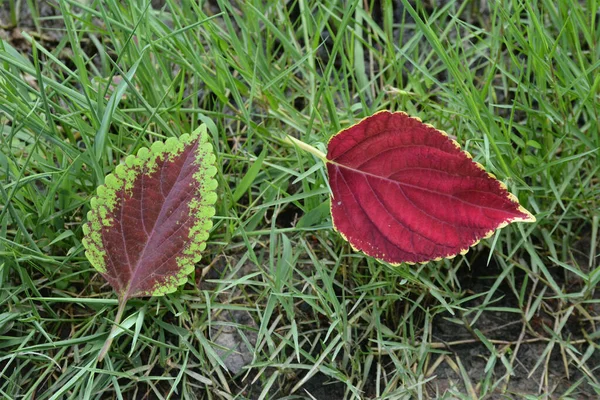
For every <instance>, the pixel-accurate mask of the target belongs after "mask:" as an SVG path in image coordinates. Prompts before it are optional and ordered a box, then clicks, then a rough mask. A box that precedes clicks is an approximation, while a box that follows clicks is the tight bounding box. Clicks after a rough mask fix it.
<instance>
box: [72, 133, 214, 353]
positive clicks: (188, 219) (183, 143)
mask: <svg viewBox="0 0 600 400" xmlns="http://www.w3.org/2000/svg"><path fill="white" fill-rule="evenodd" d="M214 163H215V156H214V154H213V149H212V145H211V144H210V143H208V135H207V133H206V126H205V125H202V126H200V128H198V129H197V130H196V131H195V132H194V133H192V134H189V135H188V134H185V135H182V136H181V137H180V138H179V139H177V138H169V139H167V141H166V142H164V143H163V142H155V143H153V144H152V146H151V147H150V149H147V148H142V149H140V151H138V153H137V156H133V155H131V156H128V157H127V158H126V159H125V163H124V164H121V165H119V166H117V168H116V169H115V171H114V173H113V174H110V175H108V176H107V177H106V179H105V184H104V185H102V186H100V187H98V191H97V196H96V197H94V198H93V199H92V200H91V209H90V211H89V212H88V222H87V223H86V224H85V225H83V231H84V238H83V246H84V247H85V249H86V252H85V254H86V256H87V258H88V260H89V261H90V263H91V264H92V265H93V266H94V268H96V269H97V270H98V272H100V274H102V276H103V277H104V278H105V279H106V280H107V281H108V283H110V285H111V286H112V287H113V288H114V289H115V291H116V292H117V294H118V296H119V308H118V311H117V315H116V317H115V322H114V325H113V328H112V331H111V334H109V336H108V339H107V340H106V342H105V343H104V346H103V348H102V350H101V351H100V353H99V356H98V359H99V361H101V360H102V359H103V358H104V356H105V355H106V353H107V352H108V349H109V348H110V344H111V342H112V340H113V338H114V337H115V336H116V332H117V328H118V324H119V322H120V321H121V317H122V315H123V311H124V309H125V304H126V303H127V300H128V299H130V298H132V297H141V296H162V295H164V294H166V293H171V292H174V291H175V290H176V289H177V287H178V286H179V285H181V284H183V283H185V281H186V279H187V275H188V274H189V273H190V272H192V271H193V270H194V264H195V263H197V262H198V261H200V252H201V251H202V250H204V248H205V247H206V240H207V239H208V232H209V230H210V228H211V227H212V221H211V217H212V216H213V215H214V213H215V209H214V206H213V205H214V203H215V201H216V199H217V195H216V193H215V189H216V188H217V181H216V180H215V179H213V176H214V175H215V173H216V171H217V170H216V168H215V166H214Z"/></svg>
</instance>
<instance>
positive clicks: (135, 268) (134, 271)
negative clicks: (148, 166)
mask: <svg viewBox="0 0 600 400" xmlns="http://www.w3.org/2000/svg"><path fill="white" fill-rule="evenodd" d="M196 146H197V144H195V145H194V146H193V147H192V148H191V149H190V151H189V152H188V154H187V156H186V159H185V160H184V161H183V163H182V166H181V169H180V171H179V174H178V175H177V179H175V183H174V184H173V185H171V189H170V190H169V193H168V194H167V195H166V196H165V195H164V194H163V192H162V188H161V196H162V198H163V202H162V205H161V208H160V213H159V214H158V216H157V217H156V220H155V221H154V225H153V226H152V229H151V231H150V234H148V236H147V238H146V243H145V244H144V248H143V249H142V252H141V254H140V256H139V257H138V259H137V261H136V263H135V266H133V268H132V269H130V271H131V275H130V278H129V284H128V285H127V288H126V289H125V291H124V293H123V296H124V298H129V297H131V296H132V294H131V291H132V284H133V283H134V281H135V278H136V277H137V275H136V274H137V272H138V271H139V270H140V263H141V261H142V260H144V256H145V254H146V249H147V248H148V245H149V243H150V242H151V239H152V236H153V235H154V234H155V233H156V229H155V227H156V224H157V223H158V221H159V220H160V219H161V217H162V216H163V213H164V212H165V209H164V204H165V202H166V200H167V199H168V198H169V196H170V195H171V193H172V192H173V189H174V188H175V187H176V186H177V182H179V181H180V177H181V174H182V172H183V170H184V166H185V165H186V163H187V160H188V159H189V157H190V156H191V157H195V156H196V151H195V150H196ZM184 151H185V150H184ZM165 157H168V155H165ZM167 162H168V161H166V160H165V161H164V162H163V164H162V165H161V167H160V168H161V171H160V173H161V175H162V172H163V170H164V168H165V166H166V165H167ZM192 173H193V172H192ZM141 175H142V179H143V176H144V175H145V174H144V171H142V172H141ZM160 182H161V186H162V177H161V179H160ZM142 193H143V191H142ZM182 203H183V202H182ZM177 208H179V206H178V207H177ZM122 210H123V207H121V212H122ZM142 210H143V208H142ZM142 214H143V211H142ZM119 223H120V224H121V232H123V229H122V228H123V220H122V219H121V220H120V221H119ZM144 225H145V224H144ZM182 227H183V224H182ZM145 231H146V233H147V230H146V229H145ZM183 248H184V246H182V247H181V248H180V249H179V250H178V251H177V252H176V253H175V254H178V253H180V252H181V250H182V249H183ZM125 253H126V254H127V260H128V265H130V266H131V263H130V262H129V253H128V251H127V245H125ZM171 258H172V256H171V257H170V258H169V260H170V259H171ZM162 265H164V263H162V264H161V266H162ZM144 281H145V279H142V280H141V281H140V282H136V287H139V286H140V283H142V282H144ZM134 289H135V288H134Z"/></svg>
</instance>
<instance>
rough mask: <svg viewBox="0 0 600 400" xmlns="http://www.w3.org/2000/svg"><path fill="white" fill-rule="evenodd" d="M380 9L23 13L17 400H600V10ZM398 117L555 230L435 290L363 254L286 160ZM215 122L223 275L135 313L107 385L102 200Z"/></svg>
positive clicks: (519, 235)
mask: <svg viewBox="0 0 600 400" xmlns="http://www.w3.org/2000/svg"><path fill="white" fill-rule="evenodd" d="M123 3H128V6H127V7H125V6H124V5H123ZM373 3H374V2H372V1H364V2H363V1H360V0H359V1H348V2H338V1H321V2H313V1H308V0H294V1H290V2H288V3H287V4H284V2H263V1H254V0H252V1H247V2H228V1H221V0H219V1H211V2H195V1H189V0H182V1H174V0H166V1H165V2H163V5H162V6H161V7H160V8H152V7H151V5H150V1H145V0H144V1H131V2H120V1H115V0H108V1H103V2H98V1H92V2H78V1H75V0H62V1H51V2H50V3H49V4H50V5H51V7H53V8H54V10H55V13H54V15H56V16H55V17H49V16H48V15H47V14H44V12H43V9H47V6H46V5H44V3H41V2H40V3H39V4H37V3H36V2H29V1H28V2H19V1H16V2H13V1H11V2H9V3H8V4H6V5H3V6H2V7H3V9H4V10H5V11H6V15H9V16H10V19H7V20H3V23H7V22H8V23H9V24H10V25H8V26H5V28H6V29H7V30H9V31H18V32H21V31H23V33H22V35H23V39H20V42H19V41H17V40H14V41H10V40H9V41H2V42H1V44H0V65H1V66H0V129H1V135H0V148H1V152H0V180H1V182H2V184H1V185H0V199H1V200H0V305H1V308H0V337H1V341H0V397H5V398H27V399H28V398H37V399H62V398H77V399H100V398H119V399H121V398H142V397H144V396H146V397H148V398H160V399H163V398H164V399H166V398H225V399H234V398H261V399H267V398H282V397H284V396H290V397H289V398H300V397H298V396H304V397H303V398H311V397H310V396H313V398H325V397H330V398H337V397H345V398H385V399H408V398H436V397H439V398H469V399H473V398H484V397H485V396H489V395H492V394H496V395H504V396H505V397H507V398H510V396H517V397H518V396H525V395H528V396H529V397H528V398H550V397H552V398H558V397H559V396H563V398H581V397H582V396H585V395H590V396H593V395H594V394H595V395H599V394H600V382H599V379H600V374H599V373H598V370H597V365H598V360H600V358H599V351H598V350H599V349H598V336H599V330H598V322H599V319H600V300H599V297H598V293H597V291H596V285H597V283H598V281H599V280H600V264H598V229H599V215H600V213H599V210H600V204H599V203H600V201H599V199H600V179H599V178H600V174H599V170H600V126H599V123H598V121H599V114H600V107H599V104H600V94H599V93H600V73H599V70H600V61H599V60H600V29H598V22H599V20H600V15H599V14H598V13H597V12H596V10H598V6H599V5H598V3H597V2H596V1H595V0H588V1H582V2H579V1H574V0H565V1H560V2H550V1H546V0H540V1H536V2H524V1H519V0H499V1H496V2H490V4H489V5H488V6H486V10H485V11H480V10H478V7H479V4H480V2H478V1H473V2H469V1H467V2H456V1H448V2H440V4H439V5H438V6H437V7H435V8H431V7H429V6H425V5H423V4H420V2H417V4H416V5H411V4H409V3H408V2H406V1H402V2H396V1H391V0H383V1H381V2H379V1H378V2H375V3H377V4H373ZM379 4H380V5H381V7H379ZM18 7H20V9H27V8H31V11H33V12H32V13H31V15H32V16H33V25H30V26H33V28H27V29H24V28H23V27H22V24H24V23H25V21H24V20H22V19H20V18H22V17H19V15H20V14H19V11H20V9H18ZM63 21H64V23H63ZM49 35H50V36H49ZM15 46H17V47H18V48H15ZM381 109H389V110H404V111H406V112H408V113H409V114H411V115H415V116H419V117H420V118H422V119H423V120H424V121H427V122H429V123H431V124H433V125H435V126H436V127H438V128H440V129H444V130H445V131H447V132H448V133H449V134H450V135H453V136H455V137H456V138H457V140H458V142H460V143H461V144H462V145H463V147H464V148H466V149H467V150H469V151H470V152H471V154H472V155H473V156H474V158H475V160H476V161H478V162H480V163H482V164H483V165H484V166H485V167H486V168H487V170H488V171H490V172H492V173H494V174H495V175H497V176H498V178H499V179H501V180H502V181H503V182H505V183H506V184H507V186H508V187H509V190H510V191H511V192H512V193H514V194H515V195H517V196H518V197H519V199H520V201H521V203H522V204H523V205H524V206H525V207H526V208H528V209H529V210H530V211H531V212H533V213H534V214H535V215H536V217H537V223H535V224H527V225H525V224H515V225H511V226H509V227H506V228H504V229H502V230H501V231H499V232H498V233H496V235H495V236H493V237H492V238H491V239H489V240H486V241H484V242H483V243H482V244H480V245H479V246H478V247H477V248H475V249H473V250H471V251H470V252H469V253H468V254H467V255H465V256H461V257H457V258H455V259H453V260H444V261H441V262H434V263H429V264H426V265H418V266H400V267H391V266H387V265H384V264H382V263H379V262H376V261H374V260H372V259H370V258H368V257H366V256H364V255H362V254H360V253H356V252H353V251H352V250H351V248H350V247H349V246H348V244H347V243H345V242H344V241H343V239H341V237H340V236H339V235H338V234H337V233H335V232H334V231H333V230H332V229H331V219H330V216H329V206H328V202H329V200H328V188H327V183H326V171H325V169H324V167H323V164H322V163H321V162H320V161H319V160H318V159H316V158H314V157H313V156H311V155H309V154H308V153H304V152H302V151H296V149H295V148H294V147H292V146H290V145H289V144H288V143H287V142H285V138H286V136H287V135H292V136H295V137H297V138H299V139H301V140H303V141H305V142H306V143H310V144H312V145H314V146H316V147H317V148H320V149H321V150H323V151H324V150H325V145H326V143H327V140H328V138H329V137H330V136H331V135H332V134H334V133H336V132H338V131H339V130H340V129H341V128H343V127H347V126H349V125H351V124H352V123H354V122H356V121H358V120H359V119H360V118H362V117H364V116H367V115H370V114H372V113H374V112H376V111H378V110H381ZM201 123H206V124H207V126H208V128H209V131H210V133H211V137H212V142H213V145H214V147H215V150H216V154H217V163H218V168H219V172H218V180H219V183H220V187H219V189H218V190H219V201H218V203H217V215H216V217H215V219H214V222H215V226H214V228H213V230H212V234H211V239H210V242H209V247H208V249H207V250H206V251H205V254H204V255H203V261H202V262H201V264H202V265H199V267H198V268H197V270H196V272H195V274H194V275H193V276H191V277H190V280H189V283H188V284H186V285H185V286H184V287H182V288H181V290H180V292H178V293H176V294H174V295H169V296H166V297H162V298H152V299H137V300H131V301H130V302H129V304H128V307H127V309H126V311H125V317H124V321H123V322H122V324H121V328H122V329H121V330H119V332H118V336H117V338H116V339H115V341H114V343H113V347H112V349H111V352H110V354H109V356H108V357H107V358H106V359H105V361H104V362H103V363H98V362H97V361H96V357H97V355H98V352H99V350H100V348H101V346H102V344H103V343H104V340H105V339H106V336H107V334H108V332H109V331H110V328H111V322H112V321H113V319H114V318H115V313H116V309H117V304H116V303H117V301H116V296H115V294H114V293H113V292H112V291H111V289H110V287H109V286H108V285H107V284H106V283H105V282H104V281H103V279H102V277H101V276H99V275H98V274H97V273H95V271H94V270H93V268H92V267H91V266H90V264H89V263H88V261H87V260H86V258H85V256H84V253H83V248H82V245H81V238H82V234H83V233H82V229H81V226H82V221H84V220H85V215H86V212H87V210H88V207H89V201H90V199H91V197H92V196H93V194H94V191H95V188H96V187H97V186H98V185H100V184H101V183H102V182H103V178H104V176H105V175H106V174H108V173H110V172H111V171H112V170H113V169H114V168H115V166H116V165H117V164H118V163H119V162H120V160H121V159H123V157H124V156H126V155H128V154H132V153H135V152H136V151H137V149H138V148H140V147H143V146H148V145H149V144H151V142H152V141H154V140H159V139H165V138H168V137H171V136H179V135H181V134H183V133H186V132H190V131H192V130H194V129H195V128H196V127H197V126H198V125H199V124H201ZM240 321H242V322H240ZM507 326H509V327H510V329H508V330H507V328H506V327H507ZM221 331H223V332H231V331H233V332H234V333H235V342H236V343H238V344H240V345H241V347H240V349H242V350H239V351H233V353H236V352H237V353H238V356H239V357H242V358H244V360H245V361H244V363H243V364H244V365H243V367H242V368H241V369H239V371H238V372H232V371H231V365H230V364H229V363H230V360H231V359H232V358H231V357H228V354H230V353H232V351H231V348H226V347H227V346H226V345H224V342H223V341H220V339H219V337H220V336H219V332H221ZM507 332H509V333H510V332H512V333H514V334H512V335H509V334H508V333H507ZM504 334H506V336H503V335H504ZM221 335H222V336H221V338H222V337H227V336H226V334H225V333H222V334H221ZM229 335H230V334H229ZM230 336H231V335H230ZM470 348H473V349H477V354H476V356H474V357H470V358H469V357H468V354H469V353H468V351H469V349H470ZM228 360H229V361H228ZM478 363H479V364H478ZM478 365H480V366H481V368H478V367H477V366H478ZM315 382H325V383H328V384H330V385H326V386H323V387H321V385H317V384H316V383H315ZM319 390H322V391H323V390H324V391H325V392H318V391H319ZM327 390H329V392H327ZM318 393H321V394H318ZM323 393H329V394H323ZM293 396H296V397H293Z"/></svg>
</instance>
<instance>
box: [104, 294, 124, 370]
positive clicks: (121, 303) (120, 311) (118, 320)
mask: <svg viewBox="0 0 600 400" xmlns="http://www.w3.org/2000/svg"><path fill="white" fill-rule="evenodd" d="M126 304H127V299H123V298H122V297H119V308H118V309H117V315H116V316H115V321H114V322H113V326H112V329H111V330H110V333H109V334H108V337H107V338H106V342H104V346H102V350H100V353H99V354H98V361H102V360H103V359H104V357H105V356H106V353H108V350H109V349H110V345H111V344H112V342H113V339H114V338H115V336H116V333H117V329H118V328H119V324H120V323H121V318H122V317H123V311H125V305H126Z"/></svg>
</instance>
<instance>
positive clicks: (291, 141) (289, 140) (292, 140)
mask: <svg viewBox="0 0 600 400" xmlns="http://www.w3.org/2000/svg"><path fill="white" fill-rule="evenodd" d="M285 142H286V143H289V144H295V145H296V146H298V147H299V148H301V149H302V150H305V151H308V152H309V153H310V154H312V155H314V156H316V157H318V158H320V159H321V160H322V161H323V162H324V163H327V161H328V160H327V156H326V155H325V153H323V152H322V151H321V150H318V149H316V148H314V147H313V146H311V145H309V144H306V143H304V142H303V141H301V140H298V139H296V138H295V137H293V136H290V135H288V136H287V137H286V138H285Z"/></svg>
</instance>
